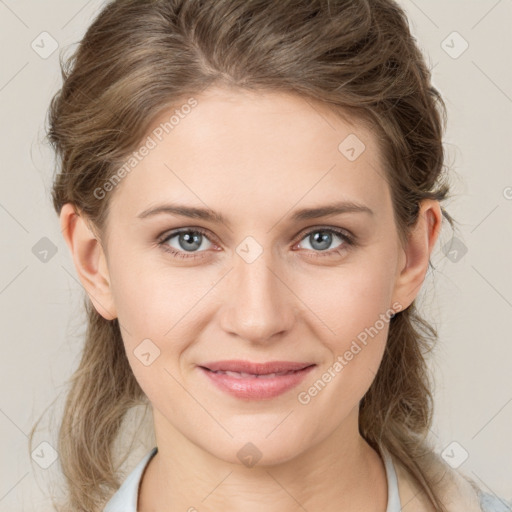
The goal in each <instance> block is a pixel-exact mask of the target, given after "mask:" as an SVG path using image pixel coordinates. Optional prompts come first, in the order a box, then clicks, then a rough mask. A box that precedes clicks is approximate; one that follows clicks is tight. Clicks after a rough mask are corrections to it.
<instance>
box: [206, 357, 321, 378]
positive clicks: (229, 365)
mask: <svg viewBox="0 0 512 512" xmlns="http://www.w3.org/2000/svg"><path fill="white" fill-rule="evenodd" d="M312 364H314V363H300V362H295V361H267V362H266V363H252V362H250V361H241V360H230V361H214V362H211V363H205V364H202V365H200V366H202V367H203V368H207V369H208V370H212V371H214V372H215V371H219V370H220V371H228V372H239V373H240V372H244V373H251V374H253V375H265V374H269V373H280V372H288V371H292V370H302V369H303V368H306V367H307V366H311V365H312Z"/></svg>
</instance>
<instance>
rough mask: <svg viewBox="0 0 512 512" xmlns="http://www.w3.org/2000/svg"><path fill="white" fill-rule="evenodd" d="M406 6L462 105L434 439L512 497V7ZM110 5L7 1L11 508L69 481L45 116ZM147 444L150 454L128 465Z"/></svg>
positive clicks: (2, 256) (427, 296) (0, 13)
mask: <svg viewBox="0 0 512 512" xmlns="http://www.w3.org/2000/svg"><path fill="white" fill-rule="evenodd" d="M401 4H402V5H403V6H404V8H405V9H406V11H407V13H408V15H409V19H410V23H411V27H412V30H413V33H414V34H415V36H416V37H417V39H418V42H419V45H420V47H421V48H422V50H423V52H424V53H425V55H426V58H427V62H428V63H429V67H430V68H432V69H433V81H434V85H435V86H436V87H437V88H438V89H439V90H440V91H441V93H442V94H443V97H444V99H445V101H446V104H447V107H448V117H449V119H448V130H447V133H446V137H445V146H446V150H447V164H448V165H449V166H450V167H451V169H452V178H451V182H452V187H453V194H454V198H453V199H451V200H450V201H449V202H448V203H446V204H445V207H446V208H447V210H448V211H449V212H450V213H451V214H452V215H453V216H454V217H455V218H456V219H457V221H458V222H459V231H457V232H455V233H454V232H453V231H452V230H451V228H450V226H449V225H448V224H446V225H445V226H444V227H443V232H442V235H441V238H440V240H439V242H438V244H437V246H436V249H435V251H434V255H433V257H432V263H433V266H434V268H435V270H433V271H429V273H428V275H427V278H426V280H425V283H424V288H423V289H422V292H421V297H420V302H421V305H422V306H423V309H424V312H425V314H426V316H427V318H428V319H429V320H431V321H432V322H433V323H434V325H435V326H436V327H437V329H438V332H439V342H438V345H437V347H436V349H435V352H434V353H433V354H432V357H431V360H430V366H431V368H432V372H433V374H434V376H435V419H434V426H433V428H432V432H431V436H432V438H433V439H434V441H435V443H436V446H437V447H438V450H439V452H440V453H443V454H444V456H445V458H446V459H447V460H449V461H450V462H451V463H452V464H453V465H456V466H458V467H459V470H460V471H461V472H465V473H466V474H468V475H469V476H471V477H472V478H474V479H475V480H476V481H477V482H478V483H479V484H480V485H481V486H482V487H483V488H484V489H485V490H486V491H487V492H491V493H496V494H498V495H500V496H501V497H503V498H505V499H507V500H512V435H511V433H512V372H511V360H512V337H511V328H512V322H511V319H512V272H511V270H510V269H511V264H512V167H511V161H512V158H511V157H512V149H511V148H512V128H511V123H512V70H511V59H512V51H511V49H512V30H511V29H510V27H511V22H512V1H511V0H499V1H497V0H479V1H475V0H473V1H467V0H428V1H427V0H415V1H412V0H402V1H401ZM102 5H103V2H102V1H100V0H91V1H85V0H47V1H45V2H36V1H28V0H16V1H15V0H0V43H1V46H0V53H1V66H0V113H1V116H0V149H1V151H0V169H1V187H0V226H1V238H0V240H1V247H2V250H1V251H0V311H1V315H2V316H1V318H2V323H1V333H2V334H1V336H2V337H1V357H0V375H1V383H2V386H1V388H0V433H1V436H0V454H1V456H0V461H1V462H0V464H1V467H0V512H17V511H22V510H24V511H32V510H34V511H35V510H37V511H43V510H49V505H48V503H49V501H48V498H47V495H48V494H49V493H51V490H50V489H49V488H48V485H49V484H48V479H49V477H50V475H51V474H56V473H57V471H58V459H57V460H55V461H53V458H52V456H53V455H57V454H54V452H53V451H52V450H53V448H52V447H53V446H56V445H55V440H56V424H55V422H54V423H52V421H54V420H52V419H51V415H52V414H53V416H55V418H56V419H58V413H59V412H60V410H61V406H62V397H60V398H59V395H60V394H61V393H62V389H63V388H62V386H63V383H64V382H65V380H66V379H68V378H69V376H70V375H71V373H72V372H73V370H74V369H75V368H76V366H77V364H78V361H79V356H80V350H81V343H82V336H83V332H84V324H83V315H82V312H81V308H82V297H83V289H82V288H81V285H80V283H79V281H78V279H77V275H76V272H75V269H74V266H73V263H72V260H71V256H70V254H69V252H68V249H67V246H66V245H65V242H64V240H63V238H62V236H61V233H60V227H59V222H58V217H57V215H56V213H55V212H54V210H53V208H52V205H51V201H50V187H51V181H52V176H53V172H54V157H53V155H52V152H51V151H50V148H49V147H48V146H47V145H46V143H45V141H44V136H45V131H44V129H45V116H46V110H47V108H48V104H49V101H50V99H51V97H52V95H53V94H54V93H55V92H56V91H57V90H58V88H59V87H60V83H61V77H60V70H59V62H58V58H59V53H60V52H62V51H66V53H69V51H70V49H73V48H74V46H75V44H76V43H77V42H78V41H79V40H80V38H81V37H82V35H83V33H84V31H85V29H86V27H87V26H88V25H89V23H90V22H91V20H92V18H93V17H94V15H95V14H96V13H97V12H98V10H99V9H100V7H101V6H102ZM57 45H58V48H56V46H57ZM54 49H55V51H53V50H54ZM52 51H53V53H52ZM56 398H59V399H58V400H57V402H56V403H55V405H54V410H53V411H54V412H53V413H52V409H48V410H47V407H48V406H49V405H50V404H52V402H54V400H55V399H56ZM58 404H60V405H58ZM55 407H58V408H59V409H58V410H57V411H55ZM43 412H44V413H45V417H48V421H47V422H44V421H43V422H42V424H41V426H40V430H39V431H38V433H37V435H36V438H35V443H34V446H35V447H36V450H35V453H33V454H31V453H30V452H29V450H28V433H29V431H30V429H31V427H32V425H33V424H34V422H35V420H36V419H37V418H39V416H40V415H41V414H42V413H43ZM40 443H43V444H40ZM146 448H147V445H145V444H141V445H140V446H136V447H135V451H134V453H133V457H132V458H131V459H129V460H128V463H127V464H128V465H127V466H126V469H127V470H129V469H131V467H132V466H133V464H135V463H136V462H137V461H138V460H139V459H140V458H141V457H142V456H143V455H144V454H145V453H146ZM52 462H53V463H52ZM45 465H49V467H48V468H47V469H45V468H44V466H45Z"/></svg>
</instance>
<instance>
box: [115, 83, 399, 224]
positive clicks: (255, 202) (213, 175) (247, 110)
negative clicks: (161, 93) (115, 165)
mask: <svg viewBox="0 0 512 512" xmlns="http://www.w3.org/2000/svg"><path fill="white" fill-rule="evenodd" d="M194 99H195V100H196V102H197V103H196V105H195V106H194V107H193V108H187V109H183V111H180V107H179V104H178V105H177V106H175V107H173V108H170V109H166V110H165V111H163V112H162V113H161V114H160V115H159V116H158V117H157V119H155V121H154V122H153V123H152V126H151V128H150V130H149V131H148V133H147V135H146V136H145V137H144V139H143V141H142V142H141V145H140V148H141V147H142V146H143V145H146V146H148V147H151V149H150V150H149V151H144V155H145V156H143V157H140V155H139V160H138V161H137V163H136V165H134V166H133V169H132V170H130V172H129V173H127V175H126V176H125V177H124V178H123V179H122V180H121V182H120V184H119V185H118V186H117V187H116V190H115V191H114V194H113V198H112V211H122V213H123V215H127V216H132V217H134V216H136V215H137V214H138V213H140V211H142V210H143V209H145V208H147V207H148V206H151V204H156V203H161V202H164V201H168V202H179V203H180V204H183V203H186V204H189V205H191V206H198V207H209V208H211V209H213V210H215V211H220V210H223V211H224V210H226V211H229V210H231V211H233V212H236V214H237V215H247V216H248V217H252V218H254V219H256V218H262V215H269V214H271V217H272V218H273V219H274V221H275V217H276V215H277V214H278V213H279V212H280V211H281V210H282V211H283V212H284V211H287V210H289V209H290V208H292V206H293V205H294V204H297V203H300V204H299V206H306V205H309V204H318V203H321V202H328V201H331V202H332V201H333V200H343V199H346V200H354V201H360V202H366V203H372V205H373V206H372V209H376V210H379V208H380V209H381V210H384V209H385V208H386V207H387V206H389V194H388V191H387V183H386V180H385V179H384V171H383V166H382V162H381V158H380V153H379V150H378V147H377V144H376V139H375V136H374V135H373V134H372V133H371V132H370V131H369V130H368V129H367V128H366V127H365V126H364V125H363V124H362V123H358V122H357V121H355V120H354V121H352V120H350V118H349V117H348V116H345V118H341V117H340V116H338V115H336V114H334V112H333V111H332V110H330V109H329V108H328V107H327V106H326V105H324V104H321V103H319V102H315V101H313V100H311V99H309V98H305V97H302V96H298V95H293V94H289V93H283V92H274V91H272V92H268V91H266V92H261V91H258V92H252V91H240V90H236V91H235V90H226V89H222V88H213V89H209V90H207V91H205V92H203V93H202V94H200V95H197V96H195V97H194ZM183 104H185V101H184V103H183ZM177 111H178V112H177ZM171 118H172V120H171ZM269 209H270V210H269Z"/></svg>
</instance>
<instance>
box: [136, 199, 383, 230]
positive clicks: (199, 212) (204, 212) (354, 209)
mask: <svg viewBox="0 0 512 512" xmlns="http://www.w3.org/2000/svg"><path fill="white" fill-rule="evenodd" d="M163 213H165V214H168V215H177V216H180V217H189V218H192V219H201V220H205V221H210V222H215V223H219V224H225V225H227V226H230V225H231V224H230V222H229V221H228V220H227V219H226V217H224V216H223V215H222V214H221V213H218V212H215V211H213V210H209V209H206V208H196V207H191V206H184V205H179V204H162V205H158V206H154V207H152V208H148V209H147V210H144V211H143V212H141V213H139V214H138V215H137V217H138V218H140V219H145V218H147V217H151V216H154V215H159V214H163ZM343 213H367V214H369V215H374V212H373V210H371V209H370V208H368V206H365V205H363V204H358V203H355V202H352V201H342V202H337V203H332V204H326V205H323V206H318V207H314V208H302V209H300V210H296V211H295V212H294V213H293V215H291V217H290V220H291V221H295V222H297V221H303V220H309V219H317V218H320V217H327V216H333V215H341V214H343Z"/></svg>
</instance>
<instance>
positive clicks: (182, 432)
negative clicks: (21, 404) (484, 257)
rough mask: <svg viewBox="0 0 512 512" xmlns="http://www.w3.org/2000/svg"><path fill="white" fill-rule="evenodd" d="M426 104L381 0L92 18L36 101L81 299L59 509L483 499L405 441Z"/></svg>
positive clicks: (432, 222) (398, 23)
mask: <svg viewBox="0 0 512 512" xmlns="http://www.w3.org/2000/svg"><path fill="white" fill-rule="evenodd" d="M443 116H445V111H444V104H443V100H442V98H441V96H440V94H439V92H438V91H437V90H436V89H435V88H434V87H433V86H432V84H431V81H430V73H429V71H428V69H427V67H426V65H425V62H424V59H423V57H422V55H421V52H420V51H419V49H418V47H417V46H416V43H415V40H414V38H413V37H412V35H411V33H410V31H409V28H408V23H407V19H406V16H405V14H404V12H403V11H402V10H401V9H400V8H399V6H398V5H397V4H396V3H395V2H394V1H392V0H376V1H372V2H371V3H370V2H366V1H364V0H359V1H341V0H336V1H333V0H331V1H329V0H305V1H290V0H279V1H277V0H210V1H204V0H155V1H136V0H122V1H113V2H110V3H109V4H108V5H107V6H106V7H105V8H104V9H103V11H102V12H101V13H100V14H99V15H98V17H97V19H96V20H95V21H94V23H93V24H92V25H91V27H90V28H89V30H88V31H87V33H86V35H85V37H84V39H83V40H82V42H81V44H80V46H79V48H78V50H77V52H76V54H75V55H74V57H73V59H72V60H71V61H70V62H69V67H68V68H66V69H65V70H64V84H63V87H62V90H61V91H60V92H59V93H58V94H57V95H56V96H55V98H54V99H53V101H52V105H51V109H50V130H49V136H50V139H51V141H52V143H53V144H54V147H55V150H56V152H57V154H58V155H59V157H60V163H61V170H60V173H59V174H58V175H57V176H56V179H55V184H54V189H53V200H54V205H55V208H56V211H57V212H58V213H59V215H60V221H61V227H62V232H63V236H64V238H65V240H66V243H67V244H68V246H69V248H70V251H71V254H72V257H73V260H74V263H75V266H76V270H77V273H78V275H79V277H80V280H81V283H82V284H83V286H84V288H85V290H86V292H87V297H88V301H87V303H86V307H87V313H88V330H87V335H86V340H85V346H84V351H83V356H82V360H81V362H80V366H79V368H78V370H77V371H76V373H75V375H74V376H73V379H72V383H71V389H70V391H69V395H68V399H67V402H66V408H65V414H64V418H63V421H62V425H61V430H60V437H59V453H60V458H61V464H62V468H63V473H64V475H65V477H66V480H67V483H68V498H67V499H66V502H65V503H62V504H60V505H59V507H60V509H59V510H73V511H87V512H91V511H100V510H104V511H105V512H120V511H123V512H135V511H138V512H147V511H150V510H159V511H163V510H190V511H192V510H200V511H202V510H241V509H243V510H249V511H250V510H266V511H273V510H278V509H279V510H280V511H283V510H285V511H287V510H298V509H299V508H300V509H304V510H310V511H313V510H324V511H331V510H332V511H334V510H336V511H338V510H354V511H355V510H365V511H379V512H384V511H387V512H391V511H393V512H395V511H399V510H417V511H433V510H435V511H443V512H444V511H452V510H453V511H455V510H464V511H472V510H502V508H499V507H503V506H504V503H503V502H502V501H501V500H498V499H494V501H493V500H492V499H491V497H490V496H489V495H486V494H484V493H483V492H482V491H481V490H480V489H478V487H477V486H476V484H475V483H474V482H472V481H470V480H469V479H467V478H466V477H465V476H463V475H462V474H459V473H458V472H456V471H454V470H451V469H450V468H449V466H448V465H447V464H446V463H444V461H443V460H442V458H440V456H439V455H437V453H436V450H435V449H434V447H432V446H431V445H430V444H429V442H428V441H427V434H428V431H429V427H430V425H431V420H432V403H431V391H430V384H429V377H428V373H427V367H426V361H425V358H424V357H425V353H426V352H428V350H429V349H430V348H431V346H432V344H433V342H434V340H435V336H436V332H435V330H434V329H433V328H432V327H431V326H430V325H429V324H428V323H427V322H426V321H425V320H423V319H422V318H421V316H420V315H419V313H418V312H417V311H416V309H415V298H416V296H417V295H418V293H419V291H420V289H421V285H422V282H423V280H424V277H425V273H426V272H427V270H428V266H429V258H430V254H431V253H432V250H433V247H434V246H435V243H436V241H437V239H438V235H439V232H440V229H441V224H442V220H443V217H445V218H446V219H448V221H449V222H452V219H451V217H450V216H449V215H448V213H447V212H446V211H445V210H444V209H443V208H442V207H441V205H440V202H441V201H442V200H444V199H445V198H446V197H447V194H448V192H449V187H448V185H447V183H446V181H445V180H444V176H443V146H442V135H443V128H444V125H443V122H445V118H444V117H443ZM137 404H146V405H148V407H149V408H150V410H151V412H152V426H153V429H154V434H155V439H156V446H155V447H154V448H153V449H152V450H151V451H149V453H147V455H146V456H145V457H144V459H143V460H141V461H140V463H139V464H138V465H137V467H136V468H135V469H134V470H133V471H132V472H131V474H130V475H129V477H128V478H127V479H126V480H125V481H124V483H123V486H122V487H121V488H119V480H118V476H119V475H118V473H117V470H116V468H115V463H114V459H115V458H116V449H115V443H116V442H117V440H118V439H119V438H120V435H121V433H122V430H123V429H122V421H123V420H124V419H125V418H126V416H127V413H128V412H129V411H130V410H131V408H132V407H133V406H134V405H137ZM107 502H108V503H107ZM491 502H492V503H491Z"/></svg>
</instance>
